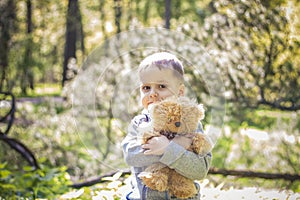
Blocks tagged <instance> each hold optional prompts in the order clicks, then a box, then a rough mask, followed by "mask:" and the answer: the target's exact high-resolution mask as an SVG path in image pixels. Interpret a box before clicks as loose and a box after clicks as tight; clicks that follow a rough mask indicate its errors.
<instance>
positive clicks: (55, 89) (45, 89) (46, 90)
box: [13, 83, 62, 98]
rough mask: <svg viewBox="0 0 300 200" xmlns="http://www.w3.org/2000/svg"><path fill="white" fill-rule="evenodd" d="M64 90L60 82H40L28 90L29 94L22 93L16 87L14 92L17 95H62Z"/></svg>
mask: <svg viewBox="0 0 300 200" xmlns="http://www.w3.org/2000/svg"><path fill="white" fill-rule="evenodd" d="M61 92H62V86H61V85H60V84H58V83H38V84H36V85H35V88H34V90H30V89H29V90H28V91H27V94H22V93H21V90H20V89H16V90H14V91H13V93H14V94H15V95H16V97H18V98H20V97H31V98H34V97H45V96H47V97H49V96H60V95H61Z"/></svg>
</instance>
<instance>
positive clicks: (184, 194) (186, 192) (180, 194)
mask: <svg viewBox="0 0 300 200" xmlns="http://www.w3.org/2000/svg"><path fill="white" fill-rule="evenodd" d="M169 193H170V195H172V196H175V197H177V198H180V199H188V198H191V197H194V196H195V195H196V194H197V190H196V188H195V187H193V188H184V189H180V190H179V189H178V188H175V189H173V190H170V191H169Z"/></svg>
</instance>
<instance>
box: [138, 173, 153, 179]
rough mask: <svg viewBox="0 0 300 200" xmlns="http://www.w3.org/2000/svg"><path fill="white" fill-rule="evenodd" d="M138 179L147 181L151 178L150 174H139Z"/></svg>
mask: <svg viewBox="0 0 300 200" xmlns="http://www.w3.org/2000/svg"><path fill="white" fill-rule="evenodd" d="M138 177H139V178H140V179H149V178H152V173H151V172H141V173H140V174H139V175H138Z"/></svg>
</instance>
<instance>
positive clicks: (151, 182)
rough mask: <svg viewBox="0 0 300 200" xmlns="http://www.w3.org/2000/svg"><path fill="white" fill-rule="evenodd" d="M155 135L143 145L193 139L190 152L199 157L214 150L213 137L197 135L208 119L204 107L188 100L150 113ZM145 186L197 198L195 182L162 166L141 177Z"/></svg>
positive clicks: (154, 166) (174, 101)
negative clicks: (163, 139)
mask: <svg viewBox="0 0 300 200" xmlns="http://www.w3.org/2000/svg"><path fill="white" fill-rule="evenodd" d="M150 116H151V120H152V121H151V123H152V125H151V126H152V127H151V131H146V132H144V134H143V139H142V141H143V142H142V143H146V142H147V141H148V140H149V139H151V138H152V137H155V136H160V135H165V136H166V137H167V138H168V139H169V140H172V139H173V138H174V137H175V136H176V135H181V136H186V137H189V138H192V143H191V146H190V147H189V148H188V149H187V150H188V151H193V152H195V153H196V154H200V155H206V154H207V153H208V152H210V151H211V150H212V143H211V141H210V139H209V137H208V136H207V135H205V134H203V133H197V128H198V125H199V121H200V120H202V119H203V118H204V108H203V105H202V104H200V105H198V104H197V103H196V102H195V101H193V100H191V99H189V98H187V97H176V98H175V97H172V98H167V99H165V100H162V101H160V102H158V103H155V104H154V105H153V106H152V108H151V109H150ZM139 178H141V179H142V181H143V183H144V184H145V185H146V186H147V187H149V188H151V189H153V190H158V191H166V190H167V191H168V192H169V194H170V195H174V196H176V197H177V198H182V199H185V198H189V197H192V196H194V195H196V194H197V189H196V187H195V184H194V181H193V180H191V179H188V178H186V177H184V176H182V175H180V174H179V173H177V172H176V171H175V170H174V169H171V168H169V167H168V166H166V165H164V164H162V163H154V164H152V165H150V166H149V167H147V168H146V169H145V171H144V172H142V173H140V175H139Z"/></svg>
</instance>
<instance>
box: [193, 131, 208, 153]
mask: <svg viewBox="0 0 300 200" xmlns="http://www.w3.org/2000/svg"><path fill="white" fill-rule="evenodd" d="M189 150H191V151H193V152H195V153H197V154H200V155H205V154H207V153H208V152H210V151H211V150H212V143H211V140H210V138H209V137H208V136H207V135H205V134H202V133H197V134H195V136H194V137H193V141H192V145H191V147H190V148H189Z"/></svg>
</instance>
